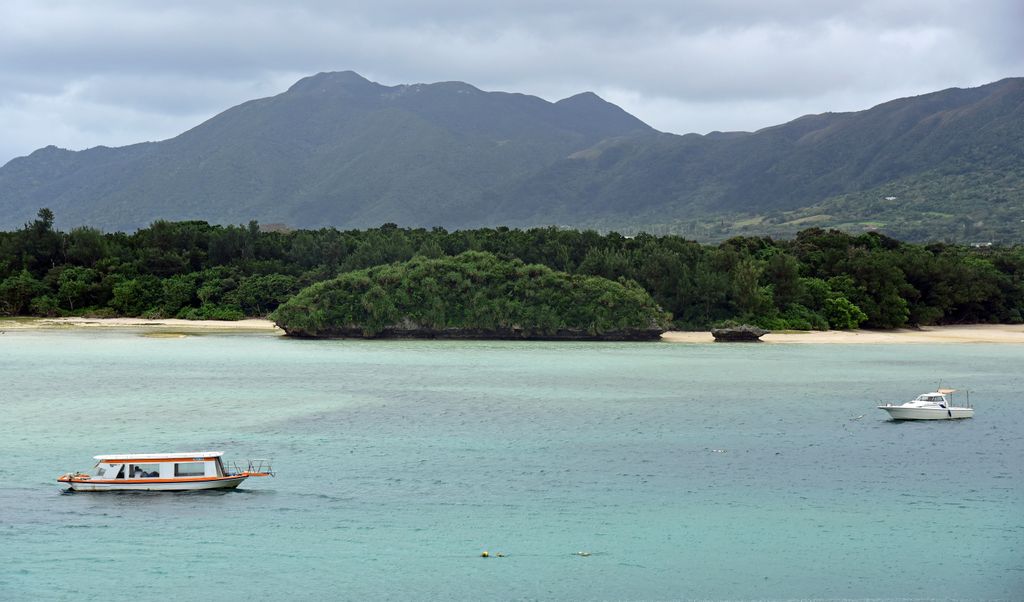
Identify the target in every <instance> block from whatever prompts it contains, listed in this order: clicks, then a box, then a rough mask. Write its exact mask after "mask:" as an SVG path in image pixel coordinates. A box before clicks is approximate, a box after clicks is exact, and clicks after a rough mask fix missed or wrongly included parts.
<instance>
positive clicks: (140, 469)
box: [129, 464, 160, 479]
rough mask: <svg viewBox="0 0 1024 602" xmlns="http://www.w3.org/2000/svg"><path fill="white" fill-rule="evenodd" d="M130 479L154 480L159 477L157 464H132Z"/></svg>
mask: <svg viewBox="0 0 1024 602" xmlns="http://www.w3.org/2000/svg"><path fill="white" fill-rule="evenodd" d="M131 467H132V468H131V472H130V473H129V474H130V475H131V478H133V479H155V478H157V477H159V476H160V465H159V464H132V465H131Z"/></svg>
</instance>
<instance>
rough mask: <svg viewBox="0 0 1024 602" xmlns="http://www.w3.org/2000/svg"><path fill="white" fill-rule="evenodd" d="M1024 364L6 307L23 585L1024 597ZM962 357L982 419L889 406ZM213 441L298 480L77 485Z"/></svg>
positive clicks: (1005, 354) (957, 348)
mask: <svg viewBox="0 0 1024 602" xmlns="http://www.w3.org/2000/svg"><path fill="white" fill-rule="evenodd" d="M1022 366H1024V347H1022V346H1013V345H1004V346H996V345H943V346H928V345H907V346H901V345H873V346H868V345H864V346H837V345H767V344H764V345H749V346H744V345H736V346H730V345H718V346H716V345H685V344H668V343H636V344H632V343H622V344H617V343H606V344H600V343H598V344H595V343H586V344H582V343H581V344H575V343H516V342H493V343H492V342H458V341H444V342H434V341H369V342H366V341H294V340H287V339H283V338H278V337H274V336H268V335H255V334H253V335H241V334H234V335H205V336H189V337H185V338H177V339H168V338H150V337H144V336H140V335H139V334H138V332H133V331H113V332H95V331H83V330H74V331H33V332H29V331H8V332H7V333H6V334H4V335H2V336H0V383H2V389H0V453H2V454H3V457H4V459H5V461H4V462H3V463H0V478H2V481H3V483H4V484H5V487H4V488H3V489H2V490H0V599H4V600H35V599H72V598H75V599H85V600H93V599H108V598H111V597H114V598H122V599H123V598H138V599H158V598H159V599H163V598H171V597H173V598H177V599H179V600H194V599H202V598H205V597H207V596H210V595H211V594H214V593H215V595H214V597H215V598H218V599H243V598H244V599H249V600H278V599H294V598H299V599H380V598H396V599H522V598H526V599H678V598H715V599H726V598H727V599H788V598H805V597H824V598H837V597H843V598H884V599H888V598H939V599H947V598H966V599H1000V598H1001V599H1022V598H1024V478H1022V477H1024V474H1022V473H1024V396H1022V391H1024V376H1022V371H1021V367H1022ZM940 378H941V379H943V384H944V385H947V386H959V387H963V388H968V389H970V390H971V391H972V401H973V402H974V404H975V406H976V407H977V412H978V414H977V417H976V418H975V419H973V420H967V421H958V422H936V423H894V422H891V421H888V420H887V419H886V415H885V414H884V412H881V411H879V410H875V409H874V405H875V404H876V403H877V402H878V401H879V400H899V401H902V400H904V399H907V398H909V397H911V396H913V395H916V394H917V393H920V392H923V391H924V390H926V389H931V388H933V387H934V386H935V385H936V383H937V381H938V379H940ZM860 416H863V417H860ZM198 449H223V450H225V451H226V452H227V454H228V457H229V458H233V459H245V458H247V457H266V456H271V457H273V458H274V464H275V468H276V470H277V471H278V475H277V477H276V478H273V479H250V480H249V481H247V482H246V483H245V484H244V485H243V487H244V488H243V489H240V490H238V491H232V492H226V493H217V492H213V493H208V492H207V493H203V492H200V493H184V494H166V493H165V494H151V493H126V494H110V493H106V494H82V493H80V494H61V493H60V491H59V489H58V487H57V486H56V484H55V483H54V481H53V479H54V478H55V477H56V476H57V475H59V474H61V473H63V472H66V471H70V470H75V469H85V468H89V467H90V466H91V465H92V461H91V456H93V455H94V454H99V453H127V452H136V451H179V450H180V451H184V450H198ZM483 550H489V551H490V552H491V554H492V555H495V554H497V553H499V552H500V553H503V554H505V555H506V556H505V557H504V558H497V557H491V558H488V559H483V558H480V553H481V551H483ZM580 551H586V552H590V556H580V555H576V554H575V553H576V552H580ZM112 593H113V595H112Z"/></svg>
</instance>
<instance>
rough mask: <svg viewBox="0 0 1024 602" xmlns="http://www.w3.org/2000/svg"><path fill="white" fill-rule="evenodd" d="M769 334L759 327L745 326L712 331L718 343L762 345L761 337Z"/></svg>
mask: <svg viewBox="0 0 1024 602" xmlns="http://www.w3.org/2000/svg"><path fill="white" fill-rule="evenodd" d="M768 332H769V331H767V330H764V329H763V328H758V327H757V326H750V325H749V324H743V325H742V326H733V327H730V328H715V329H714V330H712V331H711V336H713V337H715V342H716V343H760V342H761V337H763V336H764V335H766V334H768Z"/></svg>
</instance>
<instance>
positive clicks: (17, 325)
mask: <svg viewBox="0 0 1024 602" xmlns="http://www.w3.org/2000/svg"><path fill="white" fill-rule="evenodd" d="M54 328H139V329H145V330H153V331H167V330H170V331H181V332H190V331H191V332H227V331H229V332H266V333H270V334H283V333H284V331H283V330H281V329H280V328H278V327H277V325H276V324H274V323H273V322H272V321H270V320H260V319H247V320H237V321H231V320H179V319H176V318H168V319H166V320H144V319H142V318H0V331H6V330H42V329H54Z"/></svg>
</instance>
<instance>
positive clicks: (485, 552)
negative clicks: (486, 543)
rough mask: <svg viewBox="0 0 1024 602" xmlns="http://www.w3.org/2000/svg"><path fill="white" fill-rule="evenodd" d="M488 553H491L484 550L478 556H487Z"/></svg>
mask: <svg viewBox="0 0 1024 602" xmlns="http://www.w3.org/2000/svg"><path fill="white" fill-rule="evenodd" d="M490 555H491V553H490V552H488V551H487V550H484V551H483V552H480V557H481V558H487V557H488V556H490Z"/></svg>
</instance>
